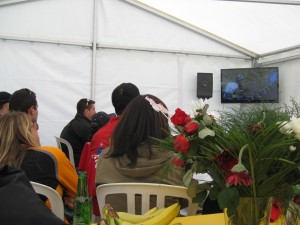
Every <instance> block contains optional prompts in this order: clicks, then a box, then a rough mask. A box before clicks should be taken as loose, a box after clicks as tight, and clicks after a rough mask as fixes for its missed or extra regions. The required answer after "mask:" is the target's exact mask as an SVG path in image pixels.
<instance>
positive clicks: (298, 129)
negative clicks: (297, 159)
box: [290, 116, 300, 134]
mask: <svg viewBox="0 0 300 225" xmlns="http://www.w3.org/2000/svg"><path fill="white" fill-rule="evenodd" d="M290 124H291V127H292V129H293V131H294V133H295V134H300V118H297V117H295V116H292V118H291V122H290Z"/></svg>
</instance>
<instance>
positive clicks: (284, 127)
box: [278, 121, 293, 134]
mask: <svg viewBox="0 0 300 225" xmlns="http://www.w3.org/2000/svg"><path fill="white" fill-rule="evenodd" d="M278 124H280V128H279V131H280V132H281V133H283V134H290V133H292V132H293V130H292V126H291V123H290V122H287V121H284V122H278Z"/></svg>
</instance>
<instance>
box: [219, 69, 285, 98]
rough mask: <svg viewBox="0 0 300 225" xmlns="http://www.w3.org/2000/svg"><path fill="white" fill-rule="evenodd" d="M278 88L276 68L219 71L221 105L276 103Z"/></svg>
mask: <svg viewBox="0 0 300 225" xmlns="http://www.w3.org/2000/svg"><path fill="white" fill-rule="evenodd" d="M278 88H279V80H278V67H262V68H240V69H221V102H222V103H261V102H274V103H276V102H279V90H278Z"/></svg>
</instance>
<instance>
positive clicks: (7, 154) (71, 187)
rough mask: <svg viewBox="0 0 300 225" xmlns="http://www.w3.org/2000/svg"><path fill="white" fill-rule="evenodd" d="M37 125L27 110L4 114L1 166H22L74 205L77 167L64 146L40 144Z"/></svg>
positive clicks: (0, 133) (0, 132)
mask: <svg viewBox="0 0 300 225" xmlns="http://www.w3.org/2000/svg"><path fill="white" fill-rule="evenodd" d="M35 125H36V123H32V122H31V120H30V118H29V116H28V115H27V114H26V113H24V112H11V113H7V114H5V115H4V116H2V117H1V118H0V166H5V165H9V166H13V167H16V168H20V169H22V170H23V171H25V173H26V175H27V177H28V179H29V180H30V181H35V182H38V183H42V184H44V185H47V186H49V187H52V188H53V189H55V190H56V191H57V192H58V193H59V194H60V195H61V196H62V197H63V199H64V202H65V204H66V205H67V206H68V207H69V208H72V207H73V204H72V203H73V199H74V197H75V194H76V188H77V179H78V176H77V173H76V171H75V168H74V166H73V165H72V164H71V163H70V161H69V160H68V158H67V157H66V155H65V154H64V153H63V152H62V151H61V150H60V149H58V148H56V147H50V146H44V147H41V146H40V144H39V137H38V133H37V128H36V126H35Z"/></svg>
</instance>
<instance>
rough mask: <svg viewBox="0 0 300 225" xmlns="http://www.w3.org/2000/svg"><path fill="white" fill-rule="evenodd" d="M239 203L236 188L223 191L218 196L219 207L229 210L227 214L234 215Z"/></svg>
mask: <svg viewBox="0 0 300 225" xmlns="http://www.w3.org/2000/svg"><path fill="white" fill-rule="evenodd" d="M238 202H239V192H238V190H237V189H236V188H228V189H222V190H221V192H220V193H219V194H218V203H219V206H220V207H221V208H222V209H224V208H227V213H228V214H229V215H232V213H233V210H234V208H235V207H236V206H237V204H238Z"/></svg>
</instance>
